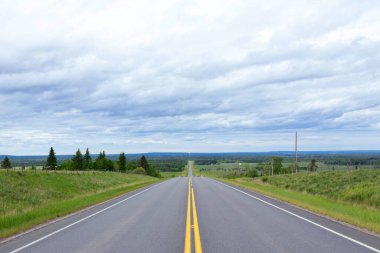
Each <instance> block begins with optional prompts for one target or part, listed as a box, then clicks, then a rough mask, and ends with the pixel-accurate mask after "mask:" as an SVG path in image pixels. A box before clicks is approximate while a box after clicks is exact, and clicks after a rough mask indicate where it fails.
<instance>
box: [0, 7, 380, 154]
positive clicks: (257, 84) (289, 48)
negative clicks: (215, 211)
mask: <svg viewBox="0 0 380 253" xmlns="http://www.w3.org/2000/svg"><path fill="white" fill-rule="evenodd" d="M379 10H380V4H379V3H377V2H376V1H368V2H366V3H357V2H356V1H348V2H347V1H318V2H312V3H306V2H303V1H296V2H293V3H289V2H283V3H279V2H278V1H267V2H265V3H263V2H262V1H243V0H242V1H230V0H224V1H207V2H205V1H191V2H186V1H180V0H162V1H158V2H154V3H152V1H147V0H146V1H138V2H133V1H118V0H113V1H100V0H98V1H91V3H88V1H66V2H65V4H62V3H58V2H56V1H49V0H38V1H33V3H24V2H22V3H21V1H20V2H18V1H2V2H1V3H0V21H1V23H2V30H1V31H0V33H1V35H0V36H1V40H0V104H1V105H2V110H0V117H1V120H0V127H1V129H2V131H1V132H0V141H1V142H0V143H1V144H0V153H10V154H41V153H46V150H48V148H49V147H50V145H54V146H55V147H57V148H56V149H57V152H58V153H72V152H73V151H74V150H76V148H78V146H80V147H81V148H85V147H87V146H88V147H90V148H91V149H92V150H94V152H97V151H100V150H103V149H106V150H107V151H109V152H119V151H123V150H124V151H126V152H147V151H192V152H197V151H202V152H205V151H210V152H212V151H218V152H219V151H265V150H280V149H292V142H293V133H294V131H295V130H298V131H300V136H303V137H301V143H302V138H304V143H303V146H302V147H301V149H302V148H304V149H305V150H306V149H311V150H317V149H372V148H376V147H377V146H376V143H377V142H378V140H377V139H376V138H374V137H373V136H372V135H374V134H375V132H376V131H377V130H378V129H379V125H380V121H379V120H377V118H378V117H377V116H378V114H379V107H380V102H379V100H378V97H379V95H380V70H379V68H378V66H379V64H380V50H379V49H380V36H379V34H380V19H379V18H378V12H379ZM336 138H338V140H337V139H336Z"/></svg>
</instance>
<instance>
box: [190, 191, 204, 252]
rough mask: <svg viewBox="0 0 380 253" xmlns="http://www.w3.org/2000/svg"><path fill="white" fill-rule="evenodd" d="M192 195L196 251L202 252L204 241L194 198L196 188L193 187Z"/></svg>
mask: <svg viewBox="0 0 380 253" xmlns="http://www.w3.org/2000/svg"><path fill="white" fill-rule="evenodd" d="M191 193H192V194H191V197H192V203H193V222H194V243H195V253H202V243H201V236H200V234H199V226H198V216H197V208H196V205H195V198H194V189H193V187H191Z"/></svg>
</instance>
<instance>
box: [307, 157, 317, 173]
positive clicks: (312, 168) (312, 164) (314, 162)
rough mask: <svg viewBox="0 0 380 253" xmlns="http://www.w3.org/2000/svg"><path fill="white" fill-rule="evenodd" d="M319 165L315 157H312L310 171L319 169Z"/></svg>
mask: <svg viewBox="0 0 380 253" xmlns="http://www.w3.org/2000/svg"><path fill="white" fill-rule="evenodd" d="M317 169H318V165H317V161H316V160H315V159H312V160H311V161H310V164H309V171H317Z"/></svg>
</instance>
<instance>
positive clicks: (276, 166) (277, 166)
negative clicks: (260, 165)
mask: <svg viewBox="0 0 380 253" xmlns="http://www.w3.org/2000/svg"><path fill="white" fill-rule="evenodd" d="M282 160H283V158H281V157H278V156H273V157H272V163H273V174H280V172H281V169H282Z"/></svg>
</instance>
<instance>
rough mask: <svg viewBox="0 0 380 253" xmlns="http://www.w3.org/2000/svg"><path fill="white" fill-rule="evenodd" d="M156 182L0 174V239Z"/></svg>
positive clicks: (120, 176)
mask: <svg viewBox="0 0 380 253" xmlns="http://www.w3.org/2000/svg"><path fill="white" fill-rule="evenodd" d="M157 181H158V179H157V178H152V177H149V176H144V175H133V174H124V173H116V172H97V173H95V174H93V173H87V174H76V173H74V174H63V173H56V174H55V173H44V172H37V173H35V172H31V171H24V172H19V171H17V172H16V171H10V172H8V173H7V172H5V171H0V202H1V206H0V238H4V237H7V236H10V235H12V234H15V233H18V232H21V231H24V230H26V229H29V228H31V227H33V226H35V225H37V224H40V223H42V222H45V221H47V220H50V219H54V218H57V217H61V216H64V215H67V214H69V213H71V212H74V211H77V210H80V209H82V208H85V207H88V206H91V205H94V204H97V203H100V202H103V201H105V200H107V199H111V198H113V197H116V196H118V195H121V194H123V193H126V192H129V191H133V190H135V189H138V188H141V187H144V186H147V185H149V184H152V183H154V182H157Z"/></svg>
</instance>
